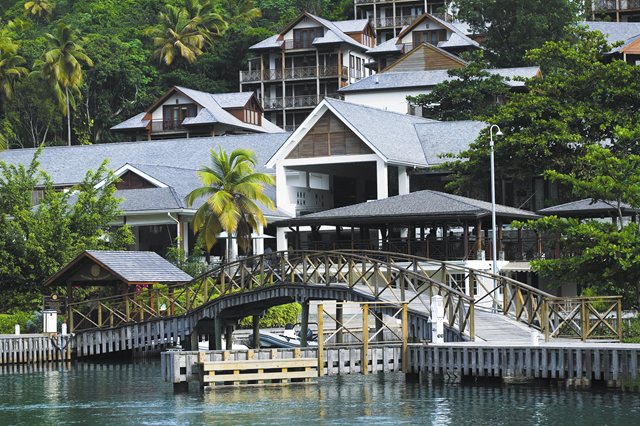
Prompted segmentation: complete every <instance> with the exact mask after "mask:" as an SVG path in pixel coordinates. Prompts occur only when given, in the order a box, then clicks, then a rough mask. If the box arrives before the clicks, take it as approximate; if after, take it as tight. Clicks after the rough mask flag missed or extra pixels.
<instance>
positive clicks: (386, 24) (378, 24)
mask: <svg viewBox="0 0 640 426" xmlns="http://www.w3.org/2000/svg"><path fill="white" fill-rule="evenodd" d="M417 17H418V16H417V15H407V16H396V17H395V18H394V17H391V18H377V19H376V20H375V21H374V20H373V19H371V24H372V25H373V26H374V28H394V27H404V26H406V25H409V24H411V23H412V22H413V21H415V20H416V18H417Z"/></svg>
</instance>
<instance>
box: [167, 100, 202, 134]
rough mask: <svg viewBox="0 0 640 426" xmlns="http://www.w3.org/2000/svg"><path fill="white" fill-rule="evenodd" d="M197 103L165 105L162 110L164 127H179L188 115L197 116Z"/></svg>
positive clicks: (170, 128)
mask: <svg viewBox="0 0 640 426" xmlns="http://www.w3.org/2000/svg"><path fill="white" fill-rule="evenodd" d="M196 113H197V108H196V104H176V105H165V106H164V107H163V110H162V129H163V130H173V129H178V128H180V126H181V125H182V121H183V120H184V119H185V118H187V117H195V116H196Z"/></svg>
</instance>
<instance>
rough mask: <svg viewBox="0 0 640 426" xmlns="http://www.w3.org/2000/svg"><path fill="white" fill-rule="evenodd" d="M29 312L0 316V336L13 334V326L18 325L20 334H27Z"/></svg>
mask: <svg viewBox="0 0 640 426" xmlns="http://www.w3.org/2000/svg"><path fill="white" fill-rule="evenodd" d="M31 316H32V315H31V314H30V313H29V312H16V313H13V314H0V334H13V333H14V332H15V325H16V324H19V325H20V332H21V333H29V332H30V331H28V330H27V323H28V322H29V320H30V319H31Z"/></svg>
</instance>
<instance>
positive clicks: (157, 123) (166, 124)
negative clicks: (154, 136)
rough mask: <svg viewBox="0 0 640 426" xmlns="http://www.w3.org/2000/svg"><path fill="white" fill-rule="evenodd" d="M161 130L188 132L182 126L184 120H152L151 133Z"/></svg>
mask: <svg viewBox="0 0 640 426" xmlns="http://www.w3.org/2000/svg"><path fill="white" fill-rule="evenodd" d="M161 132H186V129H185V128H184V127H182V120H153V121H151V133H161Z"/></svg>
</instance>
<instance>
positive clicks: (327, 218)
mask: <svg viewBox="0 0 640 426" xmlns="http://www.w3.org/2000/svg"><path fill="white" fill-rule="evenodd" d="M490 215H491V203H489V202H486V201H481V200H475V199H473V198H467V197H462V196H459V195H452V194H447V193H444V192H438V191H431V190H424V191H417V192H412V193H410V194H405V195H397V196H394V197H389V198H384V199H382V200H375V201H369V202H366V203H360V204H354V205H351V206H346V207H339V208H335V209H331V210H326V211H323V212H318V213H313V214H309V215H305V216H300V217H296V218H293V219H287V220H283V221H280V222H276V225H278V226H305V225H359V224H391V223H403V224H406V223H409V222H412V223H419V222H423V223H427V222H433V221H440V222H443V221H457V220H463V219H467V220H470V219H475V220H477V219H483V218H486V217H490ZM496 217H498V218H500V219H502V220H503V221H504V220H508V221H511V220H516V219H520V220H527V219H536V218H538V217H539V216H538V215H536V214H535V213H533V212H530V211H527V210H522V209H517V208H514V207H508V206H503V205H500V204H497V205H496Z"/></svg>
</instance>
